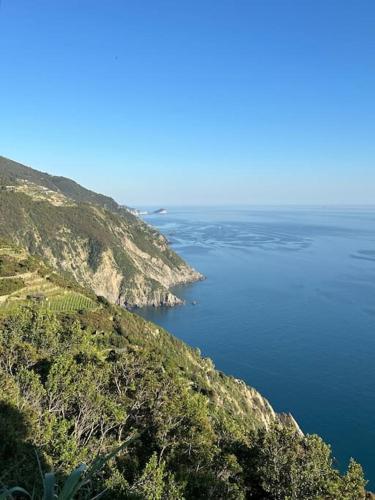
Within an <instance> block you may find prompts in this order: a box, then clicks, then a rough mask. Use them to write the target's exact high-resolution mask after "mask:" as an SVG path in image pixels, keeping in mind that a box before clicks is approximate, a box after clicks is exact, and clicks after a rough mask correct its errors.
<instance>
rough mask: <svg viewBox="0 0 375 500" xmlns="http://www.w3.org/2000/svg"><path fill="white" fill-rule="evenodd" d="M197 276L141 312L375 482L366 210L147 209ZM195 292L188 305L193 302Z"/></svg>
mask: <svg viewBox="0 0 375 500" xmlns="http://www.w3.org/2000/svg"><path fill="white" fill-rule="evenodd" d="M145 219H146V220H147V221H148V222H149V223H150V224H153V225H155V226H157V227H158V228H159V229H160V230H161V231H162V232H163V233H164V234H165V235H166V236H167V238H168V239H169V240H170V241H171V243H172V245H173V247H174V249H175V250H176V251H177V252H178V253H179V254H180V255H182V256H183V257H184V258H185V259H186V260H187V261H188V262H189V263H190V264H192V265H193V266H194V267H195V268H197V269H198V270H199V271H201V272H202V273H203V274H205V275H206V276H207V280H206V281H204V282H201V283H197V284H194V285H191V286H187V287H181V288H179V289H178V290H177V294H178V295H180V296H181V297H183V298H184V299H186V301H187V305H186V306H184V307H178V308H174V309H169V310H168V309H167V310H160V309H159V310H155V309H146V310H144V311H142V312H141V314H142V315H143V316H145V317H146V318H148V319H150V320H152V321H154V322H156V323H158V324H160V325H162V326H163V327H164V328H166V329H168V330H169V331H170V332H172V333H173V334H174V335H176V336H177V337H179V338H181V339H183V340H184V341H186V342H187V343H189V344H190V345H192V346H195V347H199V348H200V349H201V350H202V353H203V354H204V355H206V356H209V357H211V358H212V359H213V360H214V362H215V365H216V367H217V368H219V369H220V370H223V371H225V372H227V373H229V374H232V375H234V376H236V377H241V378H243V379H244V380H245V381H246V382H248V383H249V384H250V385H252V386H254V387H256V388H257V389H258V390H259V391H260V392H261V393H262V394H263V395H265V396H266V397H267V398H268V399H269V400H270V402H271V404H272V405H273V407H274V408H275V409H276V410H277V411H284V412H291V413H292V414H293V415H294V417H295V418H296V419H297V421H298V422H299V423H300V425H301V427H302V429H303V430H304V431H305V432H308V433H314V432H315V433H318V434H320V435H321V436H322V437H323V438H324V439H325V440H326V441H327V442H328V443H330V444H331V445H332V447H333V451H334V455H335V457H336V459H337V462H338V466H339V467H340V468H343V467H346V465H347V462H348V459H349V457H350V456H353V457H354V458H356V459H357V460H358V461H360V462H361V463H362V465H363V466H364V468H365V472H366V474H367V477H368V478H369V479H370V480H371V483H370V485H369V486H370V487H372V488H373V489H375V425H374V424H375V418H374V416H375V390H374V388H375V363H374V354H375V208H374V209H369V208H367V209H364V208H362V209H361V208H354V209H348V208H346V209H344V208H337V209H332V208H329V209H323V208H320V209H308V208H294V209H285V208H283V209H277V208H239V209H224V208H209V209H207V208H194V209H191V208H183V209H182V208H179V209H177V208H175V209H170V210H169V213H168V214H167V215H158V216H157V215H155V216H147V217H145ZM192 301H197V305H192Z"/></svg>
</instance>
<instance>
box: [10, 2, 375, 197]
mask: <svg viewBox="0 0 375 500" xmlns="http://www.w3.org/2000/svg"><path fill="white" fill-rule="evenodd" d="M0 58H1V61H0V118H1V119H0V154H2V155H4V156H8V157H11V158H13V159H16V160H18V161H21V162H24V163H26V164H29V165H31V166H34V167H35V168H38V169H41V170H44V171H49V172H51V173H55V174H61V175H66V176H69V177H73V178H75V179H77V180H78V181H79V182H81V183H83V184H84V185H86V186H88V187H91V188H93V189H95V190H98V191H102V192H106V193H108V194H111V195H113V196H115V197H116V199H118V200H119V201H121V202H125V203H128V204H130V205H135V206H142V205H145V204H161V205H167V204H176V203H179V204H183V203H189V204H202V203H210V204H219V203H236V204H237V203H349V204H351V203H361V204H366V203H375V1H374V0H169V1H167V0H132V1H127V0H101V1H98V0H59V1H51V0H2V4H1V7H0Z"/></svg>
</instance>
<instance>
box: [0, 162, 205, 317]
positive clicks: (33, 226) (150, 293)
mask: <svg viewBox="0 0 375 500" xmlns="http://www.w3.org/2000/svg"><path fill="white" fill-rule="evenodd" d="M0 237H3V238H5V239H6V240H7V241H11V242H13V243H15V244H17V245H19V246H21V247H22V248H24V249H25V250H27V251H28V252H30V253H31V254H32V255H38V256H41V257H43V258H45V259H46V260H47V261H48V262H49V263H50V264H51V265H52V266H54V267H55V268H56V269H58V270H59V271H62V272H65V273H68V274H69V275H70V276H72V277H74V279H75V280H77V281H78V282H79V283H80V284H82V285H84V286H88V287H90V288H91V289H92V290H93V291H94V292H95V293H96V294H97V295H103V296H104V297H106V298H107V299H108V300H110V301H111V302H113V303H118V304H122V305H126V306H129V307H132V306H143V305H154V306H159V305H175V304H179V303H181V301H180V299H179V298H178V297H176V296H175V295H174V294H173V293H172V292H171V291H170V288H171V287H172V286H174V285H177V284H181V283H187V282H190V281H194V280H198V279H201V278H202V276H201V275H200V274H199V273H198V272H196V271H194V270H193V269H191V268H190V267H189V266H188V265H187V264H186V263H185V262H184V261H183V260H182V259H181V258H180V257H179V256H178V255H176V254H175V253H174V252H173V251H172V250H171V249H170V248H169V246H168V243H167V241H166V239H165V238H164V237H163V236H162V235H161V234H160V233H159V232H157V231H156V230H155V229H153V228H152V227H150V226H149V225H147V224H145V223H144V222H143V221H142V220H140V219H139V218H137V217H136V216H134V215H133V214H131V213H130V211H129V210H127V209H126V208H123V207H121V206H119V205H118V204H117V203H116V202H115V201H114V200H113V199H111V198H109V197H106V196H104V195H100V194H97V193H94V192H92V191H89V190H87V189H85V188H83V187H81V186H80V185H79V184H77V183H75V182H74V181H72V180H70V179H66V178H63V177H55V176H51V175H48V174H45V173H42V172H38V171H36V170H33V169H31V168H29V167H26V166H24V165H20V164H19V163H16V162H13V161H11V160H7V159H6V158H3V157H0Z"/></svg>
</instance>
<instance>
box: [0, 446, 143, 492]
mask: <svg viewBox="0 0 375 500" xmlns="http://www.w3.org/2000/svg"><path fill="white" fill-rule="evenodd" d="M133 439H134V437H132V439H131V440H133ZM129 442H130V440H128V441H126V442H125V443H123V444H122V445H121V446H119V447H118V448H116V449H115V450H114V451H112V452H110V453H108V454H106V455H103V456H101V457H98V458H97V459H96V460H95V461H94V462H93V463H92V464H91V465H90V466H89V467H87V466H86V465H85V464H82V465H80V466H79V467H77V468H76V469H74V471H73V472H71V473H70V474H69V476H68V477H67V478H66V480H65V482H64V484H63V485H62V487H61V488H59V485H58V480H57V478H56V475H55V473H54V472H47V473H45V474H43V473H42V480H43V496H42V500H74V498H75V495H76V494H77V493H78V491H79V490H82V488H83V487H85V486H87V485H88V484H89V483H90V481H91V480H92V478H93V477H94V476H95V474H97V473H98V472H99V471H100V470H101V469H102V468H103V466H104V465H105V464H106V463H107V462H108V461H109V460H111V458H113V457H115V456H116V455H117V454H118V453H119V452H120V451H121V450H122V449H124V448H125V446H127V445H128V444H129ZM38 463H39V460H38ZM104 493H105V490H104V491H102V492H101V493H99V494H97V495H95V497H93V498H92V499H91V500H97V499H99V498H101V497H102V496H103V495H104ZM20 497H21V498H29V499H30V500H36V497H35V495H34V494H30V493H29V492H28V491H26V490H25V489H24V488H21V487H19V486H15V487H13V488H4V489H3V490H2V491H0V500H12V499H14V498H20Z"/></svg>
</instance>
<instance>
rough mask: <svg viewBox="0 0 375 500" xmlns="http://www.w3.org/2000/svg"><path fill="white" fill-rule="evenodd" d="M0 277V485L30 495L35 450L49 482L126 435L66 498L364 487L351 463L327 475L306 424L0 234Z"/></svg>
mask: <svg viewBox="0 0 375 500" xmlns="http://www.w3.org/2000/svg"><path fill="white" fill-rule="evenodd" d="M6 280H14V283H15V284H14V287H15V288H16V289H15V290H13V288H12V287H10V288H9V289H8V290H6V292H5V293H4V295H3V297H5V300H4V301H3V303H2V304H1V305H0V465H1V467H0V484H2V485H6V486H7V487H12V486H14V485H18V486H22V487H24V488H26V489H27V490H28V491H31V492H32V491H34V495H35V498H38V499H39V498H41V484H40V482H41V480H40V478H41V475H40V471H39V465H38V460H39V462H40V467H41V469H42V471H44V472H45V471H49V470H54V471H55V472H56V474H57V477H58V479H59V480H60V481H61V482H62V481H63V480H64V477H65V475H66V474H68V473H69V472H70V471H71V470H73V469H74V468H75V467H76V466H77V465H79V464H81V463H87V464H90V463H91V462H92V461H93V460H94V458H95V457H96V456H97V455H98V454H99V455H102V454H104V453H107V452H109V451H111V450H114V449H115V448H117V447H118V446H119V445H120V444H121V443H124V442H126V441H127V440H129V438H133V440H132V441H131V442H130V443H129V444H128V445H127V446H126V447H125V448H123V449H122V450H121V451H119V452H118V453H117V454H116V456H115V457H114V458H113V459H111V460H110V461H109V462H108V463H107V464H106V465H104V466H103V468H102V469H101V470H100V472H98V474H96V476H95V478H94V479H93V480H92V481H90V482H89V483H88V484H86V486H85V487H84V488H83V490H81V492H80V494H79V495H78V496H76V497H75V498H82V499H88V498H94V497H95V495H97V494H99V493H100V492H103V491H105V494H104V498H108V499H114V498H116V499H149V500H152V499H153V500H158V499H160V500H161V499H170V500H172V499H175V500H177V499H183V498H186V499H200V498H210V499H245V498H249V499H275V500H286V499H292V500H303V499H321V500H322V499H332V500H333V499H343V500H359V499H363V498H364V497H365V493H364V480H363V475H362V471H361V468H360V466H359V465H357V464H356V463H355V462H351V464H350V465H349V469H348V473H347V474H346V475H344V476H341V475H340V474H339V473H338V472H337V471H336V470H335V468H334V467H333V461H332V457H331V453H330V449H329V447H328V446H327V445H326V444H324V443H323V441H322V440H321V439H320V438H319V437H317V436H304V435H303V434H302V433H301V431H300V430H299V428H298V426H297V424H296V423H295V422H294V420H293V419H292V417H290V416H288V415H277V414H276V413H275V412H274V411H273V409H272V407H271V406H270V405H269V403H268V402H267V401H266V400H265V399H264V398H263V397H262V396H261V395H260V394H259V393H258V392H257V391H256V390H255V389H252V388H250V387H248V386H246V385H245V384H244V383H243V382H242V381H240V380H237V379H234V378H232V377H228V376H226V375H224V374H222V373H221V372H219V371H217V370H215V368H214V366H213V363H212V361H211V360H210V359H207V358H202V357H201V356H200V353H199V352H198V351H197V350H194V349H192V348H190V347H188V346H187V345H185V344H184V343H183V342H181V341H179V340H177V339H176V338H174V337H173V336H171V335H170V334H168V333H167V332H165V331H164V330H162V329H160V328H158V327H157V326H156V325H154V324H152V323H149V322H146V321H145V320H143V319H141V318H140V317H139V316H137V315H135V314H133V313H131V312H129V311H127V310H125V309H123V308H120V307H118V306H115V305H111V304H110V303H109V302H108V301H106V300H105V299H104V298H98V297H96V296H95V295H93V294H92V293H91V292H87V291H85V290H84V289H83V288H81V287H80V286H79V285H78V284H75V283H74V282H73V281H71V280H68V279H66V278H64V277H61V276H59V275H57V274H54V273H53V272H52V270H51V268H49V267H48V266H47V265H46V264H45V263H43V262H42V261H40V260H38V259H37V258H35V257H30V256H29V255H28V254H27V253H26V252H25V251H24V250H23V249H21V250H20V249H18V248H16V247H14V246H13V245H10V244H6V243H2V244H1V246H0V283H3V282H4V283H5V282H6ZM16 280H18V281H16ZM4 286H5V285H4ZM79 297H81V300H80V299H79ZM47 299H49V300H48V301H47ZM49 301H51V303H53V304H54V306H53V307H50V306H49V305H48V302H49ZM68 304H70V305H68ZM37 457H38V460H37ZM0 489H1V488H0Z"/></svg>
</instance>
